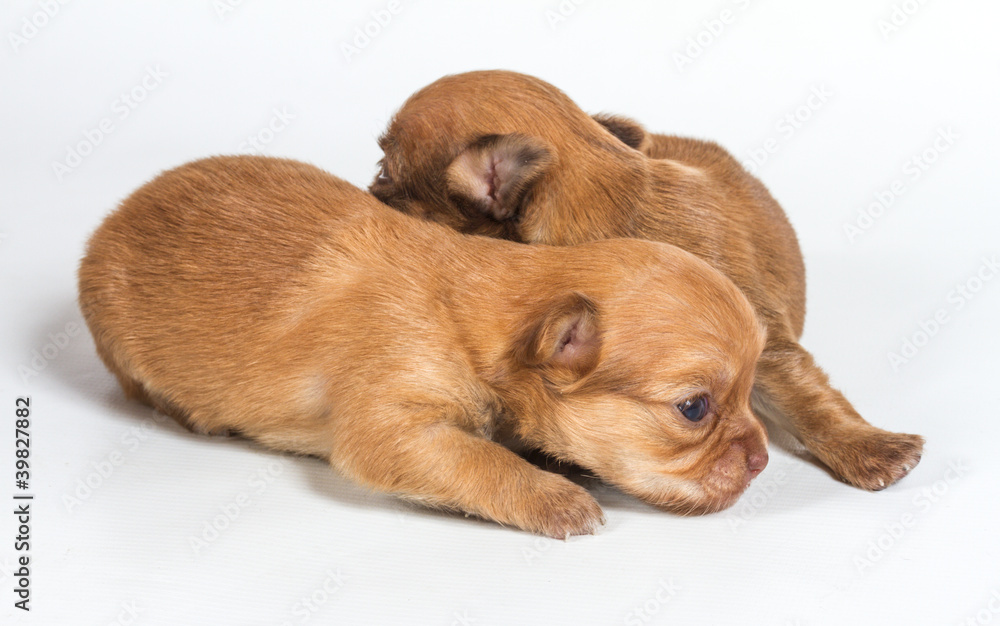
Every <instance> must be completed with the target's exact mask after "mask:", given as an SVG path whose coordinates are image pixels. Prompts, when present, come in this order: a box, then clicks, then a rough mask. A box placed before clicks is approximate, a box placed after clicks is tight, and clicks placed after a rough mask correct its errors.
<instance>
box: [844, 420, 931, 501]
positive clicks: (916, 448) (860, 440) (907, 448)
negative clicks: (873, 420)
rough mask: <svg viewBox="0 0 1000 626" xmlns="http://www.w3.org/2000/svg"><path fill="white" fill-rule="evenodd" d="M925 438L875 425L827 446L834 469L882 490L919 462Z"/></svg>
mask: <svg viewBox="0 0 1000 626" xmlns="http://www.w3.org/2000/svg"><path fill="white" fill-rule="evenodd" d="M923 449H924V438H923V437H920V436H919V435H907V434H903V433H890V432H887V431H884V430H880V429H877V428H872V429H871V431H867V429H866V432H865V433H863V434H861V433H859V434H858V435H856V436H854V437H850V438H848V439H847V440H845V441H842V442H838V443H837V444H836V445H835V446H831V447H830V449H829V450H828V454H829V455H830V457H832V458H830V459H829V461H828V462H827V464H828V465H830V467H831V469H833V471H834V472H835V473H836V474H837V475H838V476H839V477H840V478H841V479H842V480H843V481H844V482H846V483H849V484H851V485H854V486H855V487H859V488H861V489H866V490H868V491H881V490H882V489H885V488H886V487H888V486H889V485H891V484H893V483H895V482H897V481H898V480H899V479H901V478H903V477H904V476H906V475H907V474H909V473H910V471H911V470H912V469H913V468H914V467H916V466H917V463H919V462H920V456H921V454H922V453H923Z"/></svg>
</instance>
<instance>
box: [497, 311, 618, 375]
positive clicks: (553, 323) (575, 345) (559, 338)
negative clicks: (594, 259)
mask: <svg viewBox="0 0 1000 626" xmlns="http://www.w3.org/2000/svg"><path fill="white" fill-rule="evenodd" d="M600 356H601V331H600V327H599V325H598V316H597V307H596V306H594V303H593V302H591V300H590V299H589V298H587V297H586V296H584V295H582V294H579V293H572V294H569V295H568V296H567V297H565V298H563V299H562V300H559V301H556V302H555V303H553V304H552V305H551V306H550V307H549V309H548V310H547V311H546V312H545V313H544V314H542V315H541V317H540V318H539V319H537V320H536V321H535V322H534V324H533V325H529V326H528V332H527V333H526V334H525V335H524V336H523V337H522V339H521V341H520V342H518V345H517V347H516V349H515V358H517V359H518V360H519V361H520V362H521V363H522V364H524V365H526V366H528V367H532V368H536V369H538V370H539V371H540V372H541V373H542V376H544V377H545V378H546V380H548V381H549V382H551V383H554V384H557V385H568V384H570V383H573V382H576V381H577V380H579V379H581V378H583V377H584V376H586V375H587V374H589V373H590V372H591V371H593V369H594V368H595V367H597V363H598V361H599V360H600Z"/></svg>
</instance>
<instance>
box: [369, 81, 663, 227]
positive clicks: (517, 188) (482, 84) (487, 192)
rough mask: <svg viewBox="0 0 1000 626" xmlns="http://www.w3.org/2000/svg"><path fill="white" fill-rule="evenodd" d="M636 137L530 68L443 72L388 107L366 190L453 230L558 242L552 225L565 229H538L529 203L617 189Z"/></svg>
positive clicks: (633, 158) (624, 180) (623, 184)
mask: <svg viewBox="0 0 1000 626" xmlns="http://www.w3.org/2000/svg"><path fill="white" fill-rule="evenodd" d="M645 136H646V133H645V130H643V129H642V127H641V126H639V125H638V124H636V123H635V122H632V121H631V120H628V119H627V118H622V117H614V116H603V117H601V118H600V120H599V121H597V120H595V119H594V118H591V117H590V116H589V115H587V114H586V113H584V112H583V111H582V110H580V108H579V107H577V106H576V104H574V103H573V101H572V100H570V99H569V98H568V97H567V96H566V95H565V94H564V93H562V92H561V91H559V90H558V89H556V88H555V87H553V86H552V85H549V84H548V83H545V82H544V81H541V80H539V79H537V78H533V77H531V76H525V75H523V74H517V73H514V72H504V71H489V72H470V73H467V74H459V75H455V76H447V77H445V78H442V79H440V80H438V81H436V82H434V83H432V84H431V85H428V86H427V87H425V88H424V89H422V90H420V91H418V92H417V93H415V94H414V95H413V96H411V97H410V98H409V99H408V100H407V101H406V103H404V105H403V106H402V107H401V108H400V110H399V111H398V112H397V113H396V115H395V116H394V118H393V120H392V122H391V123H390V124H389V127H388V129H387V130H386V132H385V133H384V134H383V135H382V137H381V138H380V139H379V145H380V147H381V148H382V151H383V153H384V157H383V159H382V160H381V162H380V171H379V173H378V175H377V177H376V179H375V181H374V182H373V183H372V185H371V187H370V190H371V192H372V193H373V194H374V195H375V196H376V197H378V198H379V199H380V200H382V201H383V202H385V203H386V204H388V205H390V206H392V207H394V208H396V209H398V210H400V211H403V212H405V213H410V214H414V215H418V216H421V217H425V218H429V219H432V220H435V221H439V222H443V223H445V224H447V225H449V226H451V227H452V228H455V229H457V230H460V231H462V232H472V233H477V234H481V235H489V236H494V237H502V238H506V239H514V240H518V241H539V240H543V241H547V242H550V243H567V241H559V238H560V233H561V232H564V231H567V230H571V229H564V228H551V229H549V230H550V231H551V232H549V233H547V234H549V235H551V237H550V238H546V237H538V236H537V235H538V233H537V232H536V231H537V230H538V229H540V228H542V226H541V225H540V224H538V223H536V221H537V220H536V218H537V217H538V216H537V215H536V213H537V212H536V211H534V210H533V209H534V207H536V206H541V205H543V204H546V205H547V204H548V203H549V201H550V200H552V199H556V198H558V199H559V200H560V202H559V203H558V204H560V205H562V204H564V203H566V204H568V205H571V204H573V203H574V199H575V198H583V199H586V201H587V202H604V203H606V204H607V203H610V202H612V201H613V199H615V198H618V197H620V196H621V195H622V194H623V193H625V192H626V190H627V189H629V186H630V181H629V180H628V176H629V171H630V169H634V168H635V167H636V166H638V165H640V164H641V162H642V161H643V157H642V155H641V154H640V153H639V152H637V151H636V150H634V149H633V148H634V146H633V145H632V144H635V143H636V142H639V144H640V145H641V143H642V141H643V138H644V137H645ZM638 186H639V185H635V187H638ZM548 217H551V216H548ZM575 219H579V217H578V216H577V217H575ZM605 234H606V235H607V236H615V235H616V234H618V233H614V232H608V233H605Z"/></svg>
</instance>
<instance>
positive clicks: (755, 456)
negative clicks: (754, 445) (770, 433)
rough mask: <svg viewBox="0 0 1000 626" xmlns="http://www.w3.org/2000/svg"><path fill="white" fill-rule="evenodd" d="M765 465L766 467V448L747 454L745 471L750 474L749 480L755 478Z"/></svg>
mask: <svg viewBox="0 0 1000 626" xmlns="http://www.w3.org/2000/svg"><path fill="white" fill-rule="evenodd" d="M765 467H767V450H763V449H762V450H758V451H756V452H751V453H750V454H749V455H747V473H749V474H750V480H753V479H754V478H757V474H760V473H761V472H763V471H764V468H765Z"/></svg>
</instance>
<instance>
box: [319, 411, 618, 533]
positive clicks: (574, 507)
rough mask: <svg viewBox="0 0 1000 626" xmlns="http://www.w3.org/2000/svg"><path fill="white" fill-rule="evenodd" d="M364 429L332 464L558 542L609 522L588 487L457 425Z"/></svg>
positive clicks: (377, 484)
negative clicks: (375, 431)
mask: <svg viewBox="0 0 1000 626" xmlns="http://www.w3.org/2000/svg"><path fill="white" fill-rule="evenodd" d="M368 423H372V422H368ZM411 423H412V422H411ZM358 434H359V435H360V437H359V438H358V439H357V440H355V438H354V437H346V438H341V441H340V442H339V443H340V445H339V446H338V449H337V450H335V451H334V454H333V456H332V458H331V463H332V464H333V465H334V466H335V467H337V468H338V469H340V470H341V471H343V472H345V473H346V474H348V475H350V476H352V477H354V478H355V479H357V480H358V481H359V482H362V483H365V484H367V485H369V486H371V487H372V488H375V489H378V490H380V491H387V492H390V493H395V494H397V495H400V496H402V497H404V498H407V499H411V500H415V501H418V502H421V503H423V504H425V505H429V506H433V507H442V508H449V509H458V510H461V511H464V512H466V513H471V514H474V515H478V516H480V517H483V518H486V519H489V520H493V521H495V522H498V523H500V524H503V525H509V526H516V527H518V528H521V529H523V530H527V531H530V532H534V533H539V534H543V535H548V536H549V537H553V538H558V539H564V538H566V537H568V536H569V535H584V534H592V533H593V532H594V531H596V529H597V527H598V526H599V525H601V524H602V523H603V515H602V512H601V508H600V506H599V505H598V504H597V502H596V501H595V500H594V498H593V497H591V495H590V494H589V493H587V491H586V490H584V489H583V488H582V487H580V486H578V485H576V484H574V483H572V482H570V481H569V480H567V479H566V478H564V477H562V476H558V475H556V474H552V473H549V472H546V471H543V470H541V469H539V468H537V467H535V466H534V465H532V464H531V463H529V462H527V461H525V460H524V459H522V458H521V457H519V456H517V455H516V454H514V453H513V452H511V451H510V450H508V449H507V448H504V447H503V446H501V445H500V444H498V443H496V442H494V441H490V440H488V439H485V438H483V437H480V436H477V435H475V434H473V433H471V432H469V431H466V430H463V429H460V428H458V427H456V426H453V425H451V424H445V423H440V422H438V423H432V424H424V425H420V426H415V427H410V428H407V429H406V430H405V431H402V432H401V431H400V430H396V431H394V432H392V433H387V434H386V435H387V436H378V435H377V434H375V435H372V433H368V436H365V435H364V433H358ZM362 442H364V445H359V444H361V443H362Z"/></svg>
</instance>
